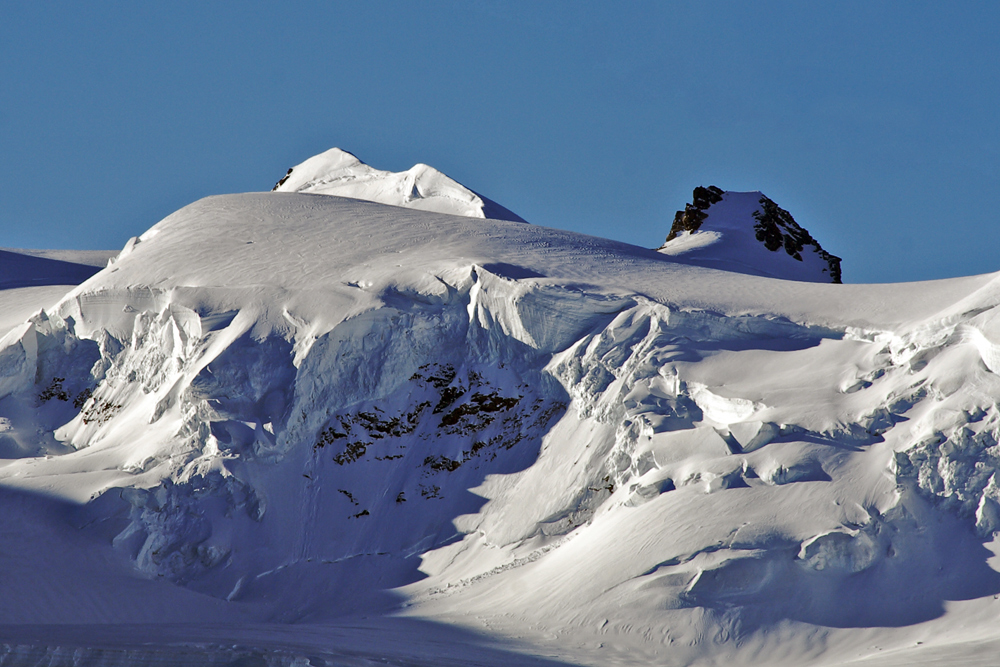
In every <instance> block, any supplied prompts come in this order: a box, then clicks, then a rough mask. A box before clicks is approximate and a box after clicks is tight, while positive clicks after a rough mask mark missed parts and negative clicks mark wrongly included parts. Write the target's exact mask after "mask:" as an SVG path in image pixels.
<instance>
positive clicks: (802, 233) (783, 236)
mask: <svg viewBox="0 0 1000 667" xmlns="http://www.w3.org/2000/svg"><path fill="white" fill-rule="evenodd" d="M753 217H754V220H756V221H757V223H756V224H755V225H754V235H755V236H756V237H757V240H758V241H760V242H761V243H763V244H764V247H765V248H767V249H768V250H771V251H772V252H774V251H777V250H779V249H780V248H784V249H785V252H786V253H788V254H789V255H790V256H792V257H794V258H795V259H797V260H799V261H800V262H801V261H802V250H803V249H804V248H805V246H807V245H811V246H814V247H815V248H816V252H817V254H819V256H820V258H821V259H822V260H823V261H825V262H826V263H827V266H828V267H829V271H830V279H831V282H834V283H840V258H839V257H837V256H835V255H831V254H830V253H828V252H827V251H825V250H823V248H822V247H820V245H819V242H818V241H817V240H816V239H814V238H813V237H812V236H811V235H810V234H809V232H807V231H806V230H805V229H803V228H802V227H800V226H799V224H798V223H797V222H795V218H793V217H792V214H791V213H789V212H788V211H786V210H785V209H783V208H781V207H780V206H778V205H777V204H775V203H774V202H773V201H771V200H770V199H768V198H767V197H761V198H760V210H759V211H754V213H753Z"/></svg>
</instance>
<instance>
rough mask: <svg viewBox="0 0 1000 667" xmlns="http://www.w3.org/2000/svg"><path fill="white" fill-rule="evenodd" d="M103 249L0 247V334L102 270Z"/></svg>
mask: <svg viewBox="0 0 1000 667" xmlns="http://www.w3.org/2000/svg"><path fill="white" fill-rule="evenodd" d="M115 254H116V253H114V252H108V251H103V250H24V249H16V248H0V335H2V334H6V333H7V332H8V331H10V330H11V329H12V328H14V327H15V326H17V325H19V324H21V323H23V322H24V321H25V320H27V319H28V318H29V317H30V316H31V315H33V314H35V313H37V312H38V311H39V310H41V309H42V308H47V307H49V306H51V305H53V304H54V303H56V302H57V301H59V299H60V298H61V297H62V296H63V295H64V294H66V292H68V291H69V290H70V288H71V286H74V285H78V284H79V283H81V282H83V281H84V280H86V279H87V278H89V277H91V276H92V275H94V274H95V273H97V272H98V271H99V270H100V269H101V268H103V267H104V266H105V265H106V264H107V263H108V260H109V259H110V258H111V257H112V256H114V255H115Z"/></svg>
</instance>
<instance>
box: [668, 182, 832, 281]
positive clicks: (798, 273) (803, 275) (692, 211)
mask: <svg viewBox="0 0 1000 667" xmlns="http://www.w3.org/2000/svg"><path fill="white" fill-rule="evenodd" d="M659 251H660V252H662V253H663V254H665V255H669V256H671V257H674V258H677V259H678V260H679V261H683V262H690V263H692V264H698V265H700V266H708V267H712V268H718V269H723V270H726V271H736V272H738V273H750V274H753V275H756V276H769V277H772V278H782V279H785V280H807V281H810V282H819V283H839V282H841V280H840V277H841V276H840V258H839V257H835V256H834V255H831V254H830V253H828V252H827V251H825V250H823V248H822V246H820V244H819V242H818V241H817V240H816V239H814V238H813V237H812V236H811V235H810V234H809V232H807V231H806V230H805V229H803V228H802V227H801V226H799V224H798V223H797V222H795V219H794V218H792V215H791V214H790V213H789V212H788V211H786V210H785V209H783V208H781V207H779V206H778V205H777V204H775V203H774V202H773V201H771V200H770V199H768V198H767V197H766V196H764V195H763V194H762V193H760V192H725V191H723V190H722V189H720V188H717V187H715V186H714V185H713V186H709V187H707V188H705V187H697V188H695V189H694V195H693V197H692V202H691V203H690V204H688V205H687V206H685V207H684V210H683V211H677V214H676V215H675V216H674V224H673V225H672V226H671V228H670V233H669V234H667V240H666V241H665V242H664V244H663V245H662V246H660V248H659Z"/></svg>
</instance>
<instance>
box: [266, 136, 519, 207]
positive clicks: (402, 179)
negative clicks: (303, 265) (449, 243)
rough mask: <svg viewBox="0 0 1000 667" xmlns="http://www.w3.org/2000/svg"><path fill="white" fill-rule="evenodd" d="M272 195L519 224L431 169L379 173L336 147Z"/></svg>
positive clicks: (294, 171)
mask: <svg viewBox="0 0 1000 667" xmlns="http://www.w3.org/2000/svg"><path fill="white" fill-rule="evenodd" d="M272 192H300V193H309V194H320V195H336V196H338V197H350V198H352V199H364V200H366V201H373V202H378V203H380V204H389V205H391V206H403V207H405V208H413V209H417V210H419V211H433V212H435V213H448V214H450V215H462V216H466V217H469V218H493V219H495V220H513V221H514V222H524V220H523V219H522V218H521V217H520V216H519V215H517V214H516V213H514V212H513V211H510V210H508V209H506V208H504V207H503V206H501V205H500V204H498V203H496V202H495V201H493V200H491V199H487V198H486V197H484V196H482V195H481V194H478V193H476V192H473V191H472V190H470V189H469V188H467V187H465V186H464V185H462V184H461V183H459V182H458V181H455V180H452V179H451V178H449V177H447V176H445V175H444V174H442V173H441V172H440V171H438V170H437V169H435V168H434V167H429V166H427V165H426V164H416V165H414V166H412V167H410V168H409V169H407V170H406V171H401V172H391V171H381V170H379V169H375V168H373V167H369V166H368V165H367V164H365V163H364V162H362V161H361V160H359V159H358V158H356V157H355V156H354V155H352V154H351V153H348V152H347V151H343V150H341V149H339V148H331V149H330V150H328V151H326V152H324V153H320V154H319V155H314V156H313V157H311V158H309V159H308V160H306V161H305V162H303V163H302V164H298V165H296V166H294V167H292V168H291V169H289V170H288V173H287V174H285V175H284V177H282V179H281V180H280V181H278V182H277V183H276V184H275V186H274V189H273V190H272Z"/></svg>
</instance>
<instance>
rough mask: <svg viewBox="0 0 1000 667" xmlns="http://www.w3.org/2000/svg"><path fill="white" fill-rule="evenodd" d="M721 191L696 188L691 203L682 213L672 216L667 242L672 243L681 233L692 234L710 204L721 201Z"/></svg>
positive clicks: (678, 212)
mask: <svg viewBox="0 0 1000 667" xmlns="http://www.w3.org/2000/svg"><path fill="white" fill-rule="evenodd" d="M722 194H723V190H722V189H721V188H717V187H715V186H714V185H710V186H708V187H707V188H705V187H702V186H700V185H699V186H698V187H696V188H695V189H694V196H693V198H692V203H690V204H688V205H687V206H685V207H684V210H683V211H677V213H675V214H674V224H673V225H672V226H671V227H670V233H669V234H667V241H673V240H674V239H675V238H677V237H678V236H679V235H680V234H681V232H694V231H697V230H698V228H699V227H701V223H702V222H704V221H705V218H706V217H708V214H707V213H705V211H706V210H708V207H709V206H711V205H712V204H715V203H718V202H720V201H722Z"/></svg>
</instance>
